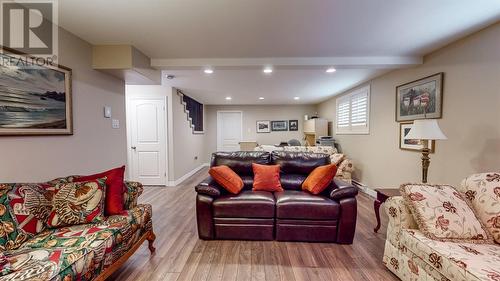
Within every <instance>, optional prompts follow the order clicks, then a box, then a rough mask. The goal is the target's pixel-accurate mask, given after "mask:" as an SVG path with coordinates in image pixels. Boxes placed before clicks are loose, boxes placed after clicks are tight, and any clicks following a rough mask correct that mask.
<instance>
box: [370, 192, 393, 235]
mask: <svg viewBox="0 0 500 281" xmlns="http://www.w3.org/2000/svg"><path fill="white" fill-rule="evenodd" d="M375 191H376V192H377V199H375V201H374V202H373V209H374V210H375V217H377V226H376V227H375V228H374V229H373V231H375V232H377V231H378V230H379V229H380V213H379V211H380V205H382V203H384V202H385V200H387V198H389V197H393V196H399V195H400V193H399V189H398V188H377V189H375Z"/></svg>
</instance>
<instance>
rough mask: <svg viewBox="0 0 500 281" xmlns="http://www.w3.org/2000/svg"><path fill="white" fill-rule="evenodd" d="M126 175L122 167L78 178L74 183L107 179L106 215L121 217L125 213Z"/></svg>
mask: <svg viewBox="0 0 500 281" xmlns="http://www.w3.org/2000/svg"><path fill="white" fill-rule="evenodd" d="M124 174H125V166H121V167H119V168H115V169H112V170H109V171H106V172H102V173H99V174H95V175H90V176H83V177H78V178H76V179H74V180H73V181H74V182H82V181H89V180H95V179H99V178H102V177H106V196H105V202H106V203H105V205H104V213H105V214H106V216H112V215H119V214H121V213H122V212H123V193H124V192H125V189H124V185H123V181H124V179H123V177H124Z"/></svg>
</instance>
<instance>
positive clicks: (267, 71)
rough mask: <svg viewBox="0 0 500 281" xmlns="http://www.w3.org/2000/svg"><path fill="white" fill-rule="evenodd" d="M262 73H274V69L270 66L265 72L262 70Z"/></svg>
mask: <svg viewBox="0 0 500 281" xmlns="http://www.w3.org/2000/svg"><path fill="white" fill-rule="evenodd" d="M262 71H263V72H264V73H266V74H269V73H273V69H272V68H271V67H269V66H268V67H265V68H264V70H262Z"/></svg>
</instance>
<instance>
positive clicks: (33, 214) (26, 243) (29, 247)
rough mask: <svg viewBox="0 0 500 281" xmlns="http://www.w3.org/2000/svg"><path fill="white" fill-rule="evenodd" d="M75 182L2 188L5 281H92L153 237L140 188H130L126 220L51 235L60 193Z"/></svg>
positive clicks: (1, 276) (0, 251) (0, 274)
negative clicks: (147, 236)
mask: <svg viewBox="0 0 500 281" xmlns="http://www.w3.org/2000/svg"><path fill="white" fill-rule="evenodd" d="M74 177H75V176H70V177H65V178H58V179H55V180H52V181H50V182H47V183H42V184H0V281H4V280H13V281H20V280H40V281H42V280H43V281H46V280H51V281H52V280H53V281H60V280H63V281H67V280H92V279H94V278H95V277H97V276H98V275H99V274H100V273H101V272H102V271H103V270H104V269H106V268H107V267H109V266H110V265H112V264H113V263H114V262H115V261H117V260H118V259H119V258H120V257H122V256H123V255H124V254H125V253H126V252H127V251H128V250H129V249H131V247H132V246H133V245H134V244H135V243H136V242H137V241H139V239H141V237H143V235H144V234H146V233H148V232H149V231H152V219H151V218H152V209H151V205H146V204H137V199H138V197H139V196H140V195H141V194H142V191H143V188H142V185H141V184H140V183H136V182H125V183H124V184H125V186H126V187H127V188H126V195H127V196H126V198H125V200H124V201H125V203H126V204H125V208H126V209H127V210H126V211H124V212H123V213H122V214H120V215H114V216H109V217H107V218H103V220H100V221H97V222H96V223H93V224H79V225H71V226H67V227H60V228H52V229H47V227H46V222H47V219H48V217H49V213H50V212H51V210H52V204H53V201H52V199H53V198H54V197H55V196H54V194H55V191H56V190H57V189H58V188H59V187H62V186H63V185H66V184H69V183H72V181H73V178H74ZM91 190H92V188H90V189H88V190H85V192H88V191H91ZM59 191H60V190H59ZM85 192H83V190H82V194H80V196H84V193H85ZM73 207H74V206H73Z"/></svg>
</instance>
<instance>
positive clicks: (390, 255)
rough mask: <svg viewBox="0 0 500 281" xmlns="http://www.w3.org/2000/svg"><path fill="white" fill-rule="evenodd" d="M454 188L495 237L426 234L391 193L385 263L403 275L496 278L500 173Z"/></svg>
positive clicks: (458, 280) (499, 272)
mask: <svg viewBox="0 0 500 281" xmlns="http://www.w3.org/2000/svg"><path fill="white" fill-rule="evenodd" d="M458 189H459V191H460V192H462V193H463V194H465V197H466V198H467V200H469V201H470V203H471V204H470V205H471V206H472V208H473V209H474V211H475V213H476V216H477V218H478V219H479V220H480V221H481V222H482V223H483V225H484V226H485V228H486V229H487V230H488V231H489V233H490V234H491V235H492V237H493V239H494V241H495V242H494V243H482V244H478V243H465V242H442V241H439V240H432V239H429V238H427V237H426V236H425V235H423V232H422V231H421V230H419V228H418V226H417V223H416V222H415V220H414V217H413V215H412V213H411V211H410V209H409V208H408V206H407V205H406V203H405V201H404V199H403V197H401V196H397V197H391V198H389V199H388V200H387V201H386V202H385V210H386V213H387V215H388V217H389V223H388V226H387V240H386V243H385V251H384V257H383V262H384V264H385V265H386V267H387V268H388V269H389V270H390V271H392V272H393V273H394V274H396V275H397V276H398V277H399V278H400V279H401V280H452V281H455V280H456V281H468V280H492V281H497V280H500V245H499V243H500V173H482V174H475V175H472V176H469V177H467V178H466V179H465V180H463V181H462V184H461V186H460V188H458Z"/></svg>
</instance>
